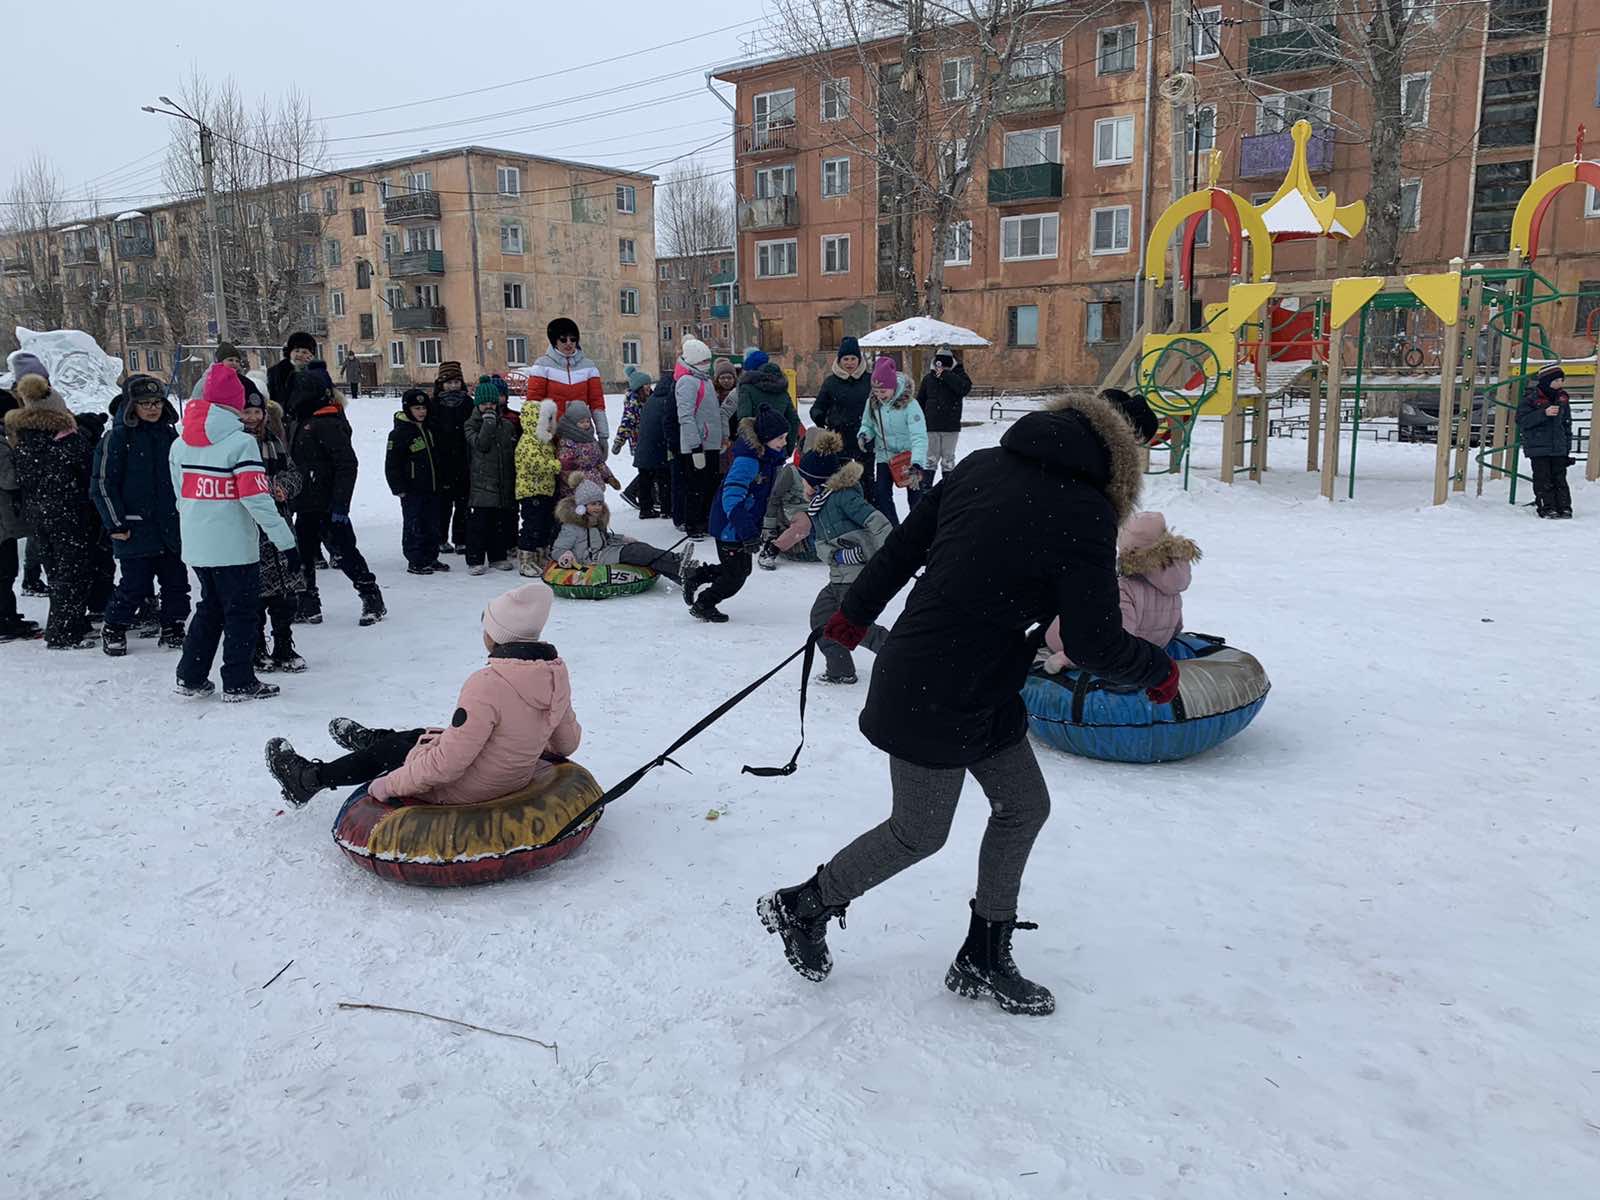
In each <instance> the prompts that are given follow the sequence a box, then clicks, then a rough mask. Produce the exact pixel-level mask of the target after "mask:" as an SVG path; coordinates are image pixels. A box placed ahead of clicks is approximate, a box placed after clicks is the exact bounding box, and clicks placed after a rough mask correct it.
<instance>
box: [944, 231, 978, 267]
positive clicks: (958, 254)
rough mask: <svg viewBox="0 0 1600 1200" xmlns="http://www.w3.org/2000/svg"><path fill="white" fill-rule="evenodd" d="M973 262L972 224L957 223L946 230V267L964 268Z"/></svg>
mask: <svg viewBox="0 0 1600 1200" xmlns="http://www.w3.org/2000/svg"><path fill="white" fill-rule="evenodd" d="M971 261H972V222H971V221H956V222H955V223H954V224H952V225H950V226H948V227H947V228H946V229H945V235H944V265H945V266H947V267H964V266H966V265H967V264H968V263H970V262H971Z"/></svg>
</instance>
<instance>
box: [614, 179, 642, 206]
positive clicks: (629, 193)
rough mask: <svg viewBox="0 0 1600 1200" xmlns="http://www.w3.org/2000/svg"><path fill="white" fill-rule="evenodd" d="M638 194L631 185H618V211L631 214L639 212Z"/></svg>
mask: <svg viewBox="0 0 1600 1200" xmlns="http://www.w3.org/2000/svg"><path fill="white" fill-rule="evenodd" d="M637 204H638V193H636V192H635V191H634V188H633V185H632V184H631V183H619V184H617V211H618V212H619V213H631V212H635V211H637Z"/></svg>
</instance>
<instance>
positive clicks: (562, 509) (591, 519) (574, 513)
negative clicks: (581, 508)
mask: <svg viewBox="0 0 1600 1200" xmlns="http://www.w3.org/2000/svg"><path fill="white" fill-rule="evenodd" d="M556 520H558V521H560V522H561V523H562V524H563V525H576V526H578V527H579V528H580V529H604V530H609V529H610V528H611V510H610V509H609V508H607V507H606V505H605V503H604V502H603V501H602V502H601V504H600V511H599V512H597V513H593V512H586V513H584V514H583V515H582V516H581V517H580V516H579V515H578V502H577V501H576V500H574V499H573V498H572V497H571V496H568V497H567V498H566V499H564V500H562V501H560V502H559V503H557V505H556Z"/></svg>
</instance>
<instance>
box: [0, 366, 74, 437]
mask: <svg viewBox="0 0 1600 1200" xmlns="http://www.w3.org/2000/svg"><path fill="white" fill-rule="evenodd" d="M28 378H30V379H31V378H34V377H33V376H29V377H28ZM77 429H78V422H77V420H76V419H75V418H74V417H73V415H72V414H71V413H69V412H63V411H62V410H60V409H56V408H14V409H12V410H11V411H10V412H8V413H7V414H6V434H7V435H8V436H9V437H10V438H11V440H12V441H13V442H15V441H16V439H17V435H18V434H19V433H24V432H29V431H32V432H38V433H48V434H49V435H50V436H51V437H55V436H57V435H59V434H63V433H76V432H77Z"/></svg>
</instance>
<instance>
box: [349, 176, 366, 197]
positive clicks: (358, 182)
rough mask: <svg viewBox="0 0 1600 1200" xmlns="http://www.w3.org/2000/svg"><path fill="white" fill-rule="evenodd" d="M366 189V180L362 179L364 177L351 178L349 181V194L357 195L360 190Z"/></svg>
mask: <svg viewBox="0 0 1600 1200" xmlns="http://www.w3.org/2000/svg"><path fill="white" fill-rule="evenodd" d="M366 190H367V183H366V180H364V179H352V180H351V181H350V194H351V195H352V196H359V195H361V193H362V192H364V191H366Z"/></svg>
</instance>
